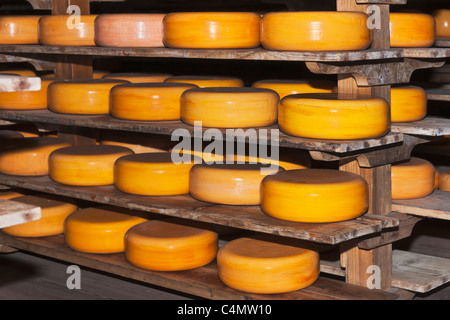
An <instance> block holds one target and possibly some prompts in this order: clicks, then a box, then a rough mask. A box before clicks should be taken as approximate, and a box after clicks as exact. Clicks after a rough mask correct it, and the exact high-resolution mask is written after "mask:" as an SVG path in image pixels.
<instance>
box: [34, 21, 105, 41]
mask: <svg viewBox="0 0 450 320" xmlns="http://www.w3.org/2000/svg"><path fill="white" fill-rule="evenodd" d="M96 17H97V15H79V16H73V15H71V16H69V15H48V16H43V17H41V19H40V20H39V27H38V38H39V42H40V43H41V44H43V45H47V46H95V41H94V20H95V18H96Z"/></svg>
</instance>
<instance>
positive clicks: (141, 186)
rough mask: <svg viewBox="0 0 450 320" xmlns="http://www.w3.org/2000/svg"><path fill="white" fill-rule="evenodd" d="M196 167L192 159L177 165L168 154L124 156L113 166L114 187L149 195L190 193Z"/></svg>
mask: <svg viewBox="0 0 450 320" xmlns="http://www.w3.org/2000/svg"><path fill="white" fill-rule="evenodd" d="M193 165H194V161H193V159H190V161H189V162H186V163H178V162H176V161H175V162H174V161H173V160H172V155H171V154H170V153H168V152H164V153H139V154H132V155H128V156H124V157H121V158H119V159H117V161H116V163H115V164H114V186H115V187H116V188H117V189H119V190H120V191H123V192H126V193H131V194H139V195H146V196H172V195H180V194H187V193H189V171H190V170H191V168H192V166H193Z"/></svg>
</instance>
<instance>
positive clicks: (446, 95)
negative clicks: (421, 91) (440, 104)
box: [426, 89, 450, 101]
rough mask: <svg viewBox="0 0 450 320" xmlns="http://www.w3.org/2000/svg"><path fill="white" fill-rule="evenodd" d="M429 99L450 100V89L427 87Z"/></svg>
mask: <svg viewBox="0 0 450 320" xmlns="http://www.w3.org/2000/svg"><path fill="white" fill-rule="evenodd" d="M426 92H427V99H428V100H435V101H450V89H427V90H426Z"/></svg>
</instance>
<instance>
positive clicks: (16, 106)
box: [0, 78, 54, 110]
mask: <svg viewBox="0 0 450 320" xmlns="http://www.w3.org/2000/svg"><path fill="white" fill-rule="evenodd" d="M53 81H54V79H48V78H41V89H40V90H37V91H15V92H0V110H45V109H47V90H48V87H49V85H50V84H51V83H52V82H53Z"/></svg>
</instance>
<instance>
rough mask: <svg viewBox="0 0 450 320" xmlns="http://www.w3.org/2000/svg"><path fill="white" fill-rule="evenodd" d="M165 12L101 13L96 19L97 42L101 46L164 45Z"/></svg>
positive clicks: (95, 38)
mask: <svg viewBox="0 0 450 320" xmlns="http://www.w3.org/2000/svg"><path fill="white" fill-rule="evenodd" d="M164 17H165V14H159V13H156V14H152V13H147V14H145V13H130V14H100V15H99V16H98V17H97V19H95V23H94V30H95V37H94V40H95V43H96V44H97V45H98V46H101V47H153V48H155V47H164V43H163V41H162V40H163V26H162V24H163V19H164Z"/></svg>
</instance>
